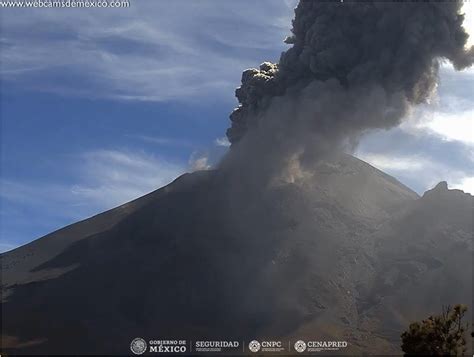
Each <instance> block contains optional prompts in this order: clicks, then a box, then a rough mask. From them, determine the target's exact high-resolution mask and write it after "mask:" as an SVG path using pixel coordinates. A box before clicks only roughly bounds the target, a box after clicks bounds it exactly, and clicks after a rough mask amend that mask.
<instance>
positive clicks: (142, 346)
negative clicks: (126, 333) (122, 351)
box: [130, 337, 146, 355]
mask: <svg viewBox="0 0 474 357" xmlns="http://www.w3.org/2000/svg"><path fill="white" fill-rule="evenodd" d="M130 350H131V351H132V352H133V353H134V354H136V355H141V354H143V353H145V351H146V342H145V340H144V339H143V338H140V337H137V338H134V339H133V341H132V343H130Z"/></svg>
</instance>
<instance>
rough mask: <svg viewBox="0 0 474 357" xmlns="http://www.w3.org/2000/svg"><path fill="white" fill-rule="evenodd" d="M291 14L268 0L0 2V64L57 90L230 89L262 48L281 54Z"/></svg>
mask: <svg viewBox="0 0 474 357" xmlns="http://www.w3.org/2000/svg"><path fill="white" fill-rule="evenodd" d="M292 16H293V12H292V11H291V8H290V4H285V3H278V2H273V1H272V0H262V1H259V2H258V3H255V2H250V1H238V2H219V1H215V0H202V1H199V2H196V3H194V2H190V1H189V2H180V1H153V2H151V1H149V2H147V1H134V2H133V3H132V6H131V7H130V8H122V9H80V10H78V9H48V10H47V11H46V10H44V9H5V10H3V11H2V12H1V13H0V23H1V25H0V26H1V29H0V30H1V33H2V36H1V38H0V47H1V51H0V62H1V63H2V66H1V68H0V74H1V75H2V77H3V79H4V80H6V81H14V82H15V83H16V84H17V85H20V86H24V87H27V88H33V89H35V90H39V91H49V92H54V93H60V94H62V95H65V94H66V95H80V96H87V97H102V98H104V97H105V98H113V99H124V100H147V101H168V100H196V99H198V98H211V97H212V98H216V97H219V98H223V96H225V97H226V98H228V99H232V96H233V89H234V87H236V86H237V85H238V82H239V79H240V72H241V69H243V68H246V67H249V66H256V65H258V64H259V63H260V62H261V61H264V60H266V59H268V58H264V56H266V53H273V56H274V57H275V58H269V59H270V60H272V59H274V60H276V59H277V58H278V56H279V53H280V51H281V50H282V49H284V48H285V45H284V44H283V43H282V39H283V38H284V37H285V36H286V35H287V34H288V32H289V28H290V26H291V21H290V19H291V17H292ZM203 24H205V25H204V26H203ZM31 29H35V30H34V31H32V30H31ZM256 34H257V35H256ZM265 51H266V52H265ZM52 59H54V60H52ZM236 69H237V70H236ZM70 78H73V79H77V80H70Z"/></svg>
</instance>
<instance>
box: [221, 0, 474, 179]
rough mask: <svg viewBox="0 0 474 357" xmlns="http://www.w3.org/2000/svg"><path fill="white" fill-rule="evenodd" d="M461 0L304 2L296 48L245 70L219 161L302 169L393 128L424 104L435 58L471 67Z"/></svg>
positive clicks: (472, 52)
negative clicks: (228, 146) (226, 145)
mask: <svg viewBox="0 0 474 357" xmlns="http://www.w3.org/2000/svg"><path fill="white" fill-rule="evenodd" d="M461 5H462V3H461V2H436V1H432V2H372V1H370V2H365V1H364V2H357V1H353V2H344V3H340V2H335V1H331V2H329V1H311V0H302V1H300V3H299V4H298V6H297V7H296V9H295V19H294V20H293V29H292V35H291V36H290V37H288V38H287V39H286V42H287V43H289V44H292V45H293V46H292V47H291V48H290V49H289V50H287V51H286V52H284V53H282V55H281V58H280V61H279V63H278V64H273V63H269V62H265V63H263V64H262V65H261V66H260V68H259V69H249V70H246V71H244V73H243V75H242V85H241V87H239V88H238V89H237V90H236V97H237V99H238V101H239V106H238V107H237V108H236V109H235V110H234V112H233V113H232V114H231V116H230V119H231V122H232V125H231V127H230V128H229V129H228V131H227V136H228V138H229V141H230V142H231V143H232V148H231V151H230V153H229V155H228V157H227V158H226V160H224V163H223V166H226V165H228V163H229V162H232V161H233V162H245V165H250V166H248V167H247V169H252V170H253V169H259V170H266V169H269V168H271V167H273V168H277V167H279V168H281V167H282V164H283V165H287V164H288V163H289V162H293V163H294V162H295V160H296V161H297V162H298V165H301V164H304V163H305V162H310V161H311V160H307V159H308V158H313V157H314V155H323V154H324V153H328V152H334V151H337V149H343V148H344V149H346V148H347V147H353V146H354V145H355V143H356V142H357V139H358V137H359V136H360V135H361V134H363V133H364V132H365V131H367V130H369V129H375V128H390V127H393V126H396V125H398V124H399V123H400V121H401V120H402V119H403V118H404V117H405V115H406V114H407V113H408V111H409V110H410V108H411V107H412V106H413V105H416V104H421V103H425V102H427V101H429V99H430V97H431V95H432V94H433V92H434V91H435V89H436V86H437V83H438V71H439V66H440V63H441V61H445V60H447V61H449V62H451V63H452V64H453V66H454V67H455V69H457V70H461V69H464V68H466V67H468V66H470V65H471V64H472V63H473V61H474V48H470V49H469V50H466V49H465V44H466V42H467V39H468V35H467V33H466V31H465V30H464V28H463V27H462V23H463V19H464V16H463V15H462V14H461V13H460V8H461ZM249 161H252V162H253V163H251V164H249V163H248V162H249ZM252 165H254V167H253V166H252ZM298 165H297V166H298ZM230 166H232V164H231V165H230ZM293 166H294V165H293Z"/></svg>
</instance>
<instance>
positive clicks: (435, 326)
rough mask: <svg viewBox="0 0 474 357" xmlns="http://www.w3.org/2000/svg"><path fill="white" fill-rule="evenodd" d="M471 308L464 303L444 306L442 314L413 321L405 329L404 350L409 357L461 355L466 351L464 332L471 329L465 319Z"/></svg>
mask: <svg viewBox="0 0 474 357" xmlns="http://www.w3.org/2000/svg"><path fill="white" fill-rule="evenodd" d="M466 311H467V307H466V306H464V305H455V306H454V307H450V306H446V307H443V311H442V313H441V315H437V316H430V317H428V318H427V319H426V320H423V321H421V322H414V323H412V324H410V326H409V328H408V330H407V331H405V332H403V333H402V335H401V337H402V350H403V352H405V356H410V355H431V356H461V355H463V354H464V353H465V351H466V339H465V337H464V333H465V332H466V330H467V329H468V325H467V324H463V322H462V318H463V317H464V314H465V313H466Z"/></svg>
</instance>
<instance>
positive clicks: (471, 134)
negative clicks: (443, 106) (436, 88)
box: [401, 108, 474, 145]
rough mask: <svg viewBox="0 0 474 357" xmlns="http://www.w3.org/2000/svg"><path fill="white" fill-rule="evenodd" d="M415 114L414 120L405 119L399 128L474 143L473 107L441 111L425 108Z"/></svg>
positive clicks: (469, 143) (468, 143)
mask: <svg viewBox="0 0 474 357" xmlns="http://www.w3.org/2000/svg"><path fill="white" fill-rule="evenodd" d="M416 115H417V118H416V120H408V121H406V122H405V123H403V124H402V125H401V128H402V129H404V130H406V131H409V132H416V131H428V132H431V133H434V134H436V135H438V136H439V137H440V138H441V139H443V140H447V141H453V140H454V141H460V142H462V143H464V144H467V145H474V109H469V110H461V111H448V112H443V111H436V110H435V109H431V108H427V109H425V110H423V111H417V112H416Z"/></svg>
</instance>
